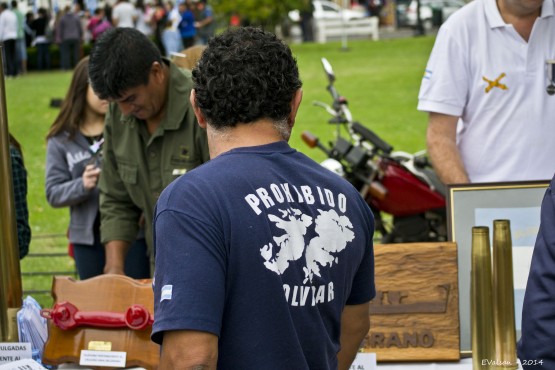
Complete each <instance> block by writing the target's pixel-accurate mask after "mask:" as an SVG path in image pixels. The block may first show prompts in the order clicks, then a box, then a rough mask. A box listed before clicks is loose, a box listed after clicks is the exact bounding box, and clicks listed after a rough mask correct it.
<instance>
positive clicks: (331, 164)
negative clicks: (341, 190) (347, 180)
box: [320, 158, 345, 177]
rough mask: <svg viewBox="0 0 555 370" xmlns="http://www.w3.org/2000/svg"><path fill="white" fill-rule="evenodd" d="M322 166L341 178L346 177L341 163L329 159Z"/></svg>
mask: <svg viewBox="0 0 555 370" xmlns="http://www.w3.org/2000/svg"><path fill="white" fill-rule="evenodd" d="M320 164H321V165H322V167H324V168H326V169H328V170H330V171H331V172H333V173H335V174H337V175H339V176H341V177H345V171H344V170H343V166H342V165H341V163H339V161H337V160H335V159H332V158H328V159H326V160H324V161H323V162H322V163H320Z"/></svg>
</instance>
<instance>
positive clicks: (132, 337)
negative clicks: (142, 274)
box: [42, 275, 160, 369]
mask: <svg viewBox="0 0 555 370" xmlns="http://www.w3.org/2000/svg"><path fill="white" fill-rule="evenodd" d="M52 296H53V297H54V301H55V303H59V302H63V301H67V302H70V303H71V304H72V305H74V306H76V307H77V308H78V309H79V311H83V312H86V311H102V312H116V313H119V312H125V311H126V310H127V308H128V307H129V306H130V305H133V304H140V305H143V306H144V307H145V308H146V309H147V310H148V312H150V313H151V314H152V313H153V311H154V298H153V292H152V280H134V279H131V278H129V277H127V276H122V275H100V276H96V277H94V278H91V279H87V280H82V281H76V280H74V279H72V278H71V277H67V276H56V277H54V283H53V286H52ZM151 332H152V327H151V326H148V327H146V328H145V329H143V330H132V329H128V328H116V329H114V328H111V329H110V328H93V327H87V326H78V327H75V328H73V329H69V330H62V329H60V328H58V327H57V326H56V325H54V323H53V322H52V320H48V341H47V342H46V344H45V348H44V356H43V359H42V360H43V362H44V363H45V364H48V365H59V364H61V363H76V364H77V363H79V358H80V354H81V350H105V351H116V352H126V366H127V367H131V366H140V367H144V368H146V369H156V368H157V367H158V362H159V353H160V346H158V345H157V344H155V343H154V342H152V341H151V340H150V333H151ZM88 367H92V366H88Z"/></svg>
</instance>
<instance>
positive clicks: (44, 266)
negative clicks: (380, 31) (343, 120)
mask: <svg viewBox="0 0 555 370" xmlns="http://www.w3.org/2000/svg"><path fill="white" fill-rule="evenodd" d="M433 41H434V39H433V38H432V37H421V38H408V39H397V40H383V41H378V42H372V41H366V40H360V41H349V43H348V46H349V50H348V51H344V50H342V49H341V43H340V42H332V43H327V44H302V45H292V49H293V53H294V54H295V56H296V57H297V60H298V63H299V68H300V73H301V78H302V80H303V83H304V86H303V91H304V97H303V103H302V105H301V108H300V110H299V114H298V117H297V122H296V126H295V129H294V131H293V135H292V138H291V144H292V146H293V147H296V148H297V149H299V150H301V151H303V152H305V153H306V154H308V155H309V156H311V157H312V158H314V159H315V160H318V161H320V160H322V159H324V155H323V154H322V153H321V152H319V151H318V150H317V149H315V150H311V149H308V148H307V147H306V145H305V144H304V143H303V142H302V141H301V139H300V134H301V132H302V131H304V130H310V131H311V132H313V133H314V134H317V135H318V136H319V137H320V138H321V139H322V140H323V141H328V140H331V139H332V138H333V130H334V127H333V126H331V125H329V124H327V120H328V119H329V116H328V114H327V113H326V112H325V111H324V110H323V109H321V108H318V107H315V106H313V105H312V102H313V101H315V100H321V101H324V102H327V103H330V102H331V98H330V96H329V94H328V92H327V90H326V89H325V87H326V83H327V80H326V77H325V74H324V72H323V69H322V66H321V64H320V58H321V57H326V58H327V59H328V60H329V61H330V63H331V64H332V66H333V68H334V71H335V74H336V77H337V79H336V84H335V85H336V88H337V90H338V91H339V92H340V93H341V94H342V95H344V96H345V97H346V98H347V99H348V101H349V104H350V108H351V111H352V113H353V116H354V118H355V119H357V120H359V121H360V122H361V123H363V124H365V125H366V126H368V127H370V128H371V129H372V130H374V131H375V132H376V133H378V134H379V135H380V136H382V138H384V139H385V140H386V141H388V142H390V143H391V144H392V145H393V146H394V147H395V149H396V150H403V151H407V152H415V151H418V150H421V149H424V148H425V137H424V133H425V129H426V121H427V117H426V115H425V114H423V113H420V112H417V111H416V104H417V97H418V89H419V86H420V81H421V78H422V74H423V71H424V67H425V65H426V61H427V59H428V56H429V54H430V51H431V49H432V46H433ZM70 79H71V73H69V72H58V71H53V72H50V73H38V72H33V73H29V74H28V75H27V76H24V77H21V78H17V79H12V80H7V81H6V100H7V104H8V122H9V127H10V131H11V132H12V134H14V135H15V136H16V137H17V138H18V140H19V141H20V142H21V144H22V146H23V150H24V155H25V162H26V166H27V169H28V172H29V179H28V181H29V195H28V202H29V208H30V222H31V226H32V230H33V240H32V242H31V253H53V252H58V253H64V252H65V251H66V247H67V244H66V240H65V238H63V237H56V238H52V237H49V235H51V234H57V235H59V234H64V233H65V232H66V227H67V224H68V214H69V212H68V210H67V209H53V208H52V207H50V206H49V205H48V203H47V202H46V199H45V195H44V168H45V157H46V141H45V139H44V138H45V135H46V132H47V130H48V127H49V126H50V124H51V123H52V121H53V120H54V118H55V116H56V114H57V112H58V110H57V109H56V108H50V100H51V99H52V98H63V97H64V95H65V92H66V90H67V87H68V86H69V81H70ZM71 269H72V263H71V260H70V259H69V258H66V257H55V258H49V259H46V258H25V259H24V260H23V261H22V271H24V272H31V271H32V272H36V271H66V270H71ZM50 283H51V280H50V277H37V276H24V277H23V287H24V289H25V290H31V289H49V288H50ZM34 297H35V298H37V300H39V302H40V303H41V304H43V305H45V306H49V305H50V304H51V299H50V298H49V297H48V296H47V295H38V294H37V295H36V296H35V295H34Z"/></svg>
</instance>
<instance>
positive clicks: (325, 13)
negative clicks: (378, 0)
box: [289, 0, 366, 23]
mask: <svg viewBox="0 0 555 370" xmlns="http://www.w3.org/2000/svg"><path fill="white" fill-rule="evenodd" d="M312 4H314V12H313V13H312V17H313V18H314V19H341V16H343V19H344V20H347V21H348V20H350V19H359V18H364V17H366V13H365V11H364V8H360V9H345V8H342V7H341V6H339V5H337V4H336V3H334V2H333V1H326V0H314V1H313V2H312ZM289 19H290V20H291V21H292V22H295V23H296V22H300V20H301V15H300V12H299V11H298V10H291V11H290V12H289Z"/></svg>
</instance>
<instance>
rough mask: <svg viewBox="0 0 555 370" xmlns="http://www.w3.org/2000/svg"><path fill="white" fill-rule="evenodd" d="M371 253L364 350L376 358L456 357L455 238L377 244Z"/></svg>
mask: <svg viewBox="0 0 555 370" xmlns="http://www.w3.org/2000/svg"><path fill="white" fill-rule="evenodd" d="M374 256H375V274H376V297H375V298H374V300H372V302H371V303H370V331H369V332H368V335H367V336H366V338H365V339H364V342H363V351H364V352H374V353H376V357H377V361H378V362H392V361H455V360H459V358H460V350H459V309H458V305H459V297H458V285H457V246H456V243H452V242H444V243H406V244H378V245H375V246H374ZM469 273H470V271H469Z"/></svg>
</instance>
